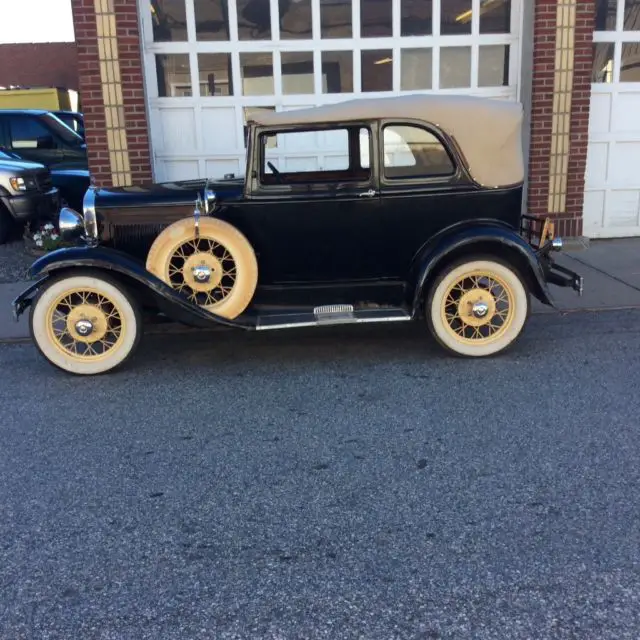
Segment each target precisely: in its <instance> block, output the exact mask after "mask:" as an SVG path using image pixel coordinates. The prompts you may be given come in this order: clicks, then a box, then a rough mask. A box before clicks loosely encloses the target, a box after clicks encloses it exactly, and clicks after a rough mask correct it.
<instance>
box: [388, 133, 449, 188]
mask: <svg viewBox="0 0 640 640" xmlns="http://www.w3.org/2000/svg"><path fill="white" fill-rule="evenodd" d="M383 140H384V175H385V178H390V179H396V180H397V179H408V178H433V177H441V176H450V175H452V174H453V173H455V167H454V164H453V162H452V160H451V157H450V156H449V154H448V153H447V150H446V149H445V148H444V146H443V144H442V142H440V140H439V139H438V138H437V137H436V136H435V135H434V134H433V133H431V132H430V131H427V130H426V129H423V128H422V127H416V126H413V125H395V124H394V125H387V126H385V127H384V129H383Z"/></svg>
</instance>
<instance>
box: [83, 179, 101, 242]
mask: <svg viewBox="0 0 640 640" xmlns="http://www.w3.org/2000/svg"><path fill="white" fill-rule="evenodd" d="M82 214H83V218H84V234H85V236H86V237H87V238H90V239H91V240H97V239H98V218H97V216H96V190H95V188H94V187H89V188H88V189H87V192H86V193H85V194H84V199H83V200H82Z"/></svg>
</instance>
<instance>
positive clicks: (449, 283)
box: [425, 258, 530, 357]
mask: <svg viewBox="0 0 640 640" xmlns="http://www.w3.org/2000/svg"><path fill="white" fill-rule="evenodd" d="M529 306H530V305H529V292H528V290H527V287H526V284H525V283H524V282H523V281H522V279H521V277H520V276H519V275H518V273H517V272H516V271H514V269H513V268H511V267H509V266H507V265H506V264H504V263H503V262H502V261H499V260H496V259H493V258H477V259H471V260H469V259H466V260H464V261H459V262H457V263H455V264H454V265H452V266H450V267H449V268H447V269H446V270H445V271H444V272H443V273H441V274H440V275H439V276H438V278H436V280H435V282H434V283H433V284H432V286H431V288H430V291H429V295H428V296H427V302H426V309H425V312H426V317H427V323H428V325H429V329H430V330H431V333H432V334H433V335H434V337H435V338H436V340H437V341H438V342H439V343H440V344H441V345H442V346H443V347H445V348H446V349H447V350H449V351H451V352H453V353H455V354H456V355H460V356H470V357H482V356H491V355H495V354H497V353H499V352H501V351H504V350H505V349H507V348H508V347H510V346H511V345H512V344H513V343H514V342H515V341H516V339H517V338H518V336H519V335H520V333H521V332H522V329H523V328H524V325H525V323H526V321H527V318H528V317H529Z"/></svg>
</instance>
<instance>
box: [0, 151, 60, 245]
mask: <svg viewBox="0 0 640 640" xmlns="http://www.w3.org/2000/svg"><path fill="white" fill-rule="evenodd" d="M59 205H60V202H59V195H58V190H57V189H56V188H55V186H54V185H53V181H52V179H51V173H50V172H49V170H48V169H47V168H46V167H44V166H43V165H41V164H38V163H35V162H28V161H25V160H22V159H20V158H18V157H16V156H14V155H13V154H12V153H9V152H4V151H0V243H3V242H6V240H7V238H8V236H9V233H10V231H11V230H12V229H13V228H14V227H16V226H17V225H24V224H26V223H27V222H30V221H32V220H36V219H39V218H44V219H47V218H48V219H53V218H54V217H55V216H57V214H58V212H59V209H60V206H59Z"/></svg>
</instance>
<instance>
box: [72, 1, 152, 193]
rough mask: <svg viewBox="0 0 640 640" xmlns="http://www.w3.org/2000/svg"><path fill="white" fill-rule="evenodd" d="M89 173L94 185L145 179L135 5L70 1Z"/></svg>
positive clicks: (144, 120) (145, 133) (145, 142)
mask: <svg viewBox="0 0 640 640" xmlns="http://www.w3.org/2000/svg"><path fill="white" fill-rule="evenodd" d="M72 8H73V18H74V26H75V33H76V43H77V47H78V73H79V75H80V99H81V101H82V109H83V112H84V115H85V130H86V138H87V151H88V156H89V170H90V171H91V176H92V178H93V179H94V180H95V183H96V184H97V185H98V186H109V185H127V184H134V183H136V184H137V183H144V182H148V181H150V180H151V155H150V151H149V134H148V124H147V113H146V106H145V99H144V83H143V79H142V61H141V57H140V38H139V31H138V16H137V3H136V0H72Z"/></svg>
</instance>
